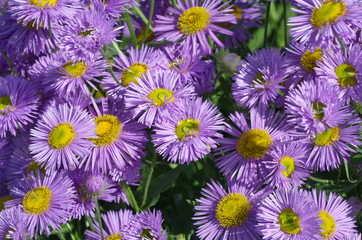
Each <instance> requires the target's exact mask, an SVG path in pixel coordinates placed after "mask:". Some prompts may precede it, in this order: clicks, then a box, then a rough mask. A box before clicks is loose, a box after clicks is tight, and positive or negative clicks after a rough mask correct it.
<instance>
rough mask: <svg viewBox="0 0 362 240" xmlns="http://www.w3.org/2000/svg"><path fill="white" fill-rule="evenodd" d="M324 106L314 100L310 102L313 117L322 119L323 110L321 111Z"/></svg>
mask: <svg viewBox="0 0 362 240" xmlns="http://www.w3.org/2000/svg"><path fill="white" fill-rule="evenodd" d="M324 107H325V105H324V104H323V103H321V102H314V103H313V104H312V112H313V114H314V118H315V119H318V120H320V121H322V119H323V118H324V111H323V108H324Z"/></svg>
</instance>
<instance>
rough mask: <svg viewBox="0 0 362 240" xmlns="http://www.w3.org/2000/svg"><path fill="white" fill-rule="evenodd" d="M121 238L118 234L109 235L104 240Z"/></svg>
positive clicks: (119, 239) (118, 239)
mask: <svg viewBox="0 0 362 240" xmlns="http://www.w3.org/2000/svg"><path fill="white" fill-rule="evenodd" d="M122 238H123V237H122V236H119V234H118V233H115V234H111V235H109V236H108V237H107V238H106V240H121V239H122Z"/></svg>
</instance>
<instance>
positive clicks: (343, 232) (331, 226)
mask: <svg viewBox="0 0 362 240" xmlns="http://www.w3.org/2000/svg"><path fill="white" fill-rule="evenodd" d="M312 197H313V200H314V202H315V203H316V204H317V206H318V208H319V214H318V215H317V217H318V219H320V220H321V221H322V222H321V224H320V229H319V234H320V235H321V236H322V237H323V239H325V240H339V239H344V238H343V237H345V236H348V235H352V234H354V233H356V232H357V231H356V229H355V228H356V221H355V220H354V219H353V218H352V217H351V216H350V212H351V206H350V205H349V203H348V202H347V201H345V200H344V199H343V198H342V197H341V196H338V195H336V194H335V193H333V192H330V193H326V192H324V191H321V192H317V190H315V189H314V190H313V191H312Z"/></svg>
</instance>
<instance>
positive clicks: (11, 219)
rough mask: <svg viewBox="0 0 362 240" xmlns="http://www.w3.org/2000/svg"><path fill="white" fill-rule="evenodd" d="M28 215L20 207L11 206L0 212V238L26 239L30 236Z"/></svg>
mask: <svg viewBox="0 0 362 240" xmlns="http://www.w3.org/2000/svg"><path fill="white" fill-rule="evenodd" d="M29 225H30V218H29V216H28V215H27V214H26V213H25V212H24V211H23V209H21V207H11V208H7V209H5V210H4V211H1V212H0V238H1V239H13V240H26V239H29V238H30V235H29V232H28V226H29Z"/></svg>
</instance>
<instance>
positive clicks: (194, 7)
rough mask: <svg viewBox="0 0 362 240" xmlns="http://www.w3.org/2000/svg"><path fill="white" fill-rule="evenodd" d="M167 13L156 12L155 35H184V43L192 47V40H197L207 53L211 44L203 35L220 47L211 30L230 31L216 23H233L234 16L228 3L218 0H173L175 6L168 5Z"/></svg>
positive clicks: (170, 37) (176, 37)
mask: <svg viewBox="0 0 362 240" xmlns="http://www.w3.org/2000/svg"><path fill="white" fill-rule="evenodd" d="M168 11H169V12H170V13H171V14H168V15H163V16H161V15H157V20H156V21H155V24H156V26H155V27H154V29H153V30H154V31H155V32H156V34H157V35H158V37H157V40H167V41H179V40H181V39H183V38H185V41H186V44H187V45H190V46H192V47H193V49H196V43H200V46H201V49H202V50H203V51H204V52H205V53H207V54H211V53H212V51H211V48H210V45H209V43H208V41H207V37H208V36H210V37H211V39H212V40H213V41H214V42H216V43H217V44H218V45H219V46H220V47H224V44H223V43H222V42H221V41H220V40H219V39H218V38H217V36H216V35H215V33H222V34H226V35H232V32H231V31H230V30H227V29H225V28H223V27H220V26H218V25H217V24H219V23H236V19H235V16H234V15H233V14H232V9H231V8H230V7H229V6H228V3H225V4H223V3H222V1H220V0H206V1H204V2H203V3H201V2H200V1H199V0H193V1H190V0H187V1H185V2H182V1H180V0H177V7H176V8H172V7H170V8H169V9H168Z"/></svg>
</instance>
